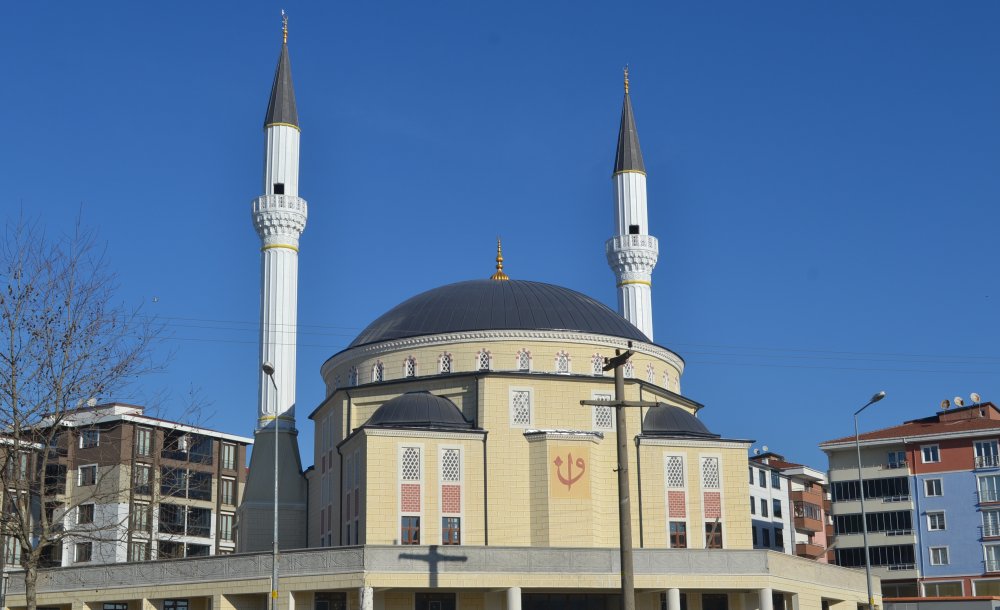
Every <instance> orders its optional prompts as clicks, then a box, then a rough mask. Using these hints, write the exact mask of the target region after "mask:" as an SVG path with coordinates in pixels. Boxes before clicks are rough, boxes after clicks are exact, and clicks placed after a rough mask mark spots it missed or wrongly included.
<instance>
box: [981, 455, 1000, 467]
mask: <svg viewBox="0 0 1000 610" xmlns="http://www.w3.org/2000/svg"><path fill="white" fill-rule="evenodd" d="M975 463H976V470H983V469H986V468H1000V456H997V455H977V456H976V462H975Z"/></svg>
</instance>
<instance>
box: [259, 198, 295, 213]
mask: <svg viewBox="0 0 1000 610" xmlns="http://www.w3.org/2000/svg"><path fill="white" fill-rule="evenodd" d="M271 211H275V212H280V211H293V212H300V213H302V214H305V213H307V205H306V200H305V199H303V198H301V197H296V196H294V195H261V196H260V197H258V198H256V199H254V200H253V212H254V213H255V214H259V213H261V212H271Z"/></svg>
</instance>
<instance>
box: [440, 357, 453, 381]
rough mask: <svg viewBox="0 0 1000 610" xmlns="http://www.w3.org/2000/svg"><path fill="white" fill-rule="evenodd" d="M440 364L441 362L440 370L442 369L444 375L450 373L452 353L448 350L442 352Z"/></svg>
mask: <svg viewBox="0 0 1000 610" xmlns="http://www.w3.org/2000/svg"><path fill="white" fill-rule="evenodd" d="M440 364H441V367H440V371H441V374H442V375H444V374H447V373H450V372H451V354H449V353H447V352H445V353H443V354H441V360H440Z"/></svg>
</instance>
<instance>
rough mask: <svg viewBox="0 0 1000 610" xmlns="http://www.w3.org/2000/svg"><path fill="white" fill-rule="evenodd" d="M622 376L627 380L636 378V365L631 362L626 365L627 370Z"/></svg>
mask: <svg viewBox="0 0 1000 610" xmlns="http://www.w3.org/2000/svg"><path fill="white" fill-rule="evenodd" d="M622 374H623V375H624V376H625V379H632V378H633V377H635V365H634V364H632V361H631V360H629V361H628V362H626V363H625V369H624V370H623V371H622Z"/></svg>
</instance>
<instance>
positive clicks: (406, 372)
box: [403, 356, 417, 377]
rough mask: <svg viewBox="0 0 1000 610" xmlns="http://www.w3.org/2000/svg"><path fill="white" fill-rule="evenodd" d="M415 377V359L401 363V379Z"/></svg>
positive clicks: (410, 358)
mask: <svg viewBox="0 0 1000 610" xmlns="http://www.w3.org/2000/svg"><path fill="white" fill-rule="evenodd" d="M416 376H417V359H416V358H414V357H413V356H410V357H408V358H407V359H406V360H404V361H403V377H416Z"/></svg>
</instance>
